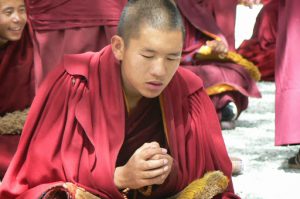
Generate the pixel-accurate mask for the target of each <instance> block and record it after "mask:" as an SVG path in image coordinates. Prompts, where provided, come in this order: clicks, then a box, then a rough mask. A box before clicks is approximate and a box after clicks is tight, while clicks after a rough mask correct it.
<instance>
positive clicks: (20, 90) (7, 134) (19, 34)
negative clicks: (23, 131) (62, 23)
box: [0, 0, 34, 177]
mask: <svg viewBox="0 0 300 199" xmlns="http://www.w3.org/2000/svg"><path fill="white" fill-rule="evenodd" d="M25 25H26V9H25V5H24V1H23V0H0V151H1V156H0V177H2V176H3V174H4V172H5V171H6V169H7V167H8V164H9V162H10V160H11V158H12V156H13V154H14V152H15V151H16V148H17V144H18V141H19V135H11V134H12V133H13V134H16V133H17V132H18V131H20V129H17V128H16V126H18V125H21V126H22V124H23V122H24V121H25V117H24V118H20V117H19V116H20V115H19V114H23V113H21V112H19V111H23V110H24V109H25V108H28V107H29V106H30V104H31V102H32V99H33V96H34V78H33V49H32V43H31V39H30V37H29V32H28V27H26V26H25ZM12 112H13V113H12ZM12 115H14V117H12ZM17 118H19V119H20V121H22V122H20V123H21V124H20V123H18V122H17V121H16V120H15V119H17ZM9 127H11V128H9Z"/></svg>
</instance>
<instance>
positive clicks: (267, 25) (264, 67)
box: [237, 0, 279, 81]
mask: <svg viewBox="0 0 300 199" xmlns="http://www.w3.org/2000/svg"><path fill="white" fill-rule="evenodd" d="M278 9H279V0H272V1H268V2H266V3H265V4H264V6H263V8H262V9H261V11H260V12H259V14H258V16H257V18H256V23H255V26H254V29H253V35H252V37H251V39H249V40H245V41H243V43H242V44H241V45H240V47H239V48H238V50H237V51H238V53H240V54H241V55H243V56H244V57H245V58H247V59H249V60H251V61H252V62H253V63H254V64H255V65H257V67H258V69H259V70H260V72H261V75H262V76H261V79H262V80H266V81H274V78H275V77H274V72H275V48H276V38H277V22H278Z"/></svg>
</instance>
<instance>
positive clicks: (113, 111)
mask: <svg viewBox="0 0 300 199" xmlns="http://www.w3.org/2000/svg"><path fill="white" fill-rule="evenodd" d="M183 41H184V26H183V22H182V19H181V16H180V13H179V11H178V10H177V8H176V6H175V5H174V3H173V1H171V0H138V1H130V2H129V3H128V4H127V5H126V7H125V8H124V11H123V13H122V16H121V19H120V23H119V26H118V35H115V36H113V38H112V42H111V45H109V46H107V47H105V48H104V49H103V50H101V51H100V52H97V53H91V52H90V53H85V54H79V55H66V56H64V58H63V61H62V62H61V63H60V64H59V65H58V67H57V68H56V69H55V70H54V71H53V72H52V73H51V74H49V76H48V77H47V78H46V80H45V81H44V83H43V84H42V85H41V87H40V89H39V93H38V94H37V96H36V98H35V100H34V103H33V105H32V107H31V109H30V113H29V116H28V120H27V123H26V124H25V128H24V131H23V135H22V138H21V141H20V145H19V148H18V151H17V153H16V155H15V156H14V159H13V161H12V163H11V165H10V167H9V169H8V172H7V173H6V175H5V177H4V179H3V184H2V185H1V188H0V198H1V199H2V198H3V199H9V198H17V197H19V198H32V199H35V198H54V197H56V194H64V195H65V196H66V195H69V196H67V197H70V198H74V197H73V196H74V195H72V194H74V193H78V192H80V190H81V192H84V193H85V194H88V195H90V196H91V195H92V196H93V197H94V198H95V197H97V198H98V197H100V198H104V199H119V198H124V197H125V196H124V195H125V193H122V192H120V190H123V189H125V190H126V191H124V192H126V193H127V192H128V197H130V198H131V197H132V195H134V196H135V197H136V198H146V196H147V198H167V197H169V196H173V195H175V194H177V193H178V192H180V191H181V190H182V189H183V188H184V187H186V186H187V185H188V184H189V183H191V182H192V181H193V180H195V179H197V178H201V177H202V176H203V175H204V174H205V173H206V172H208V171H214V170H221V171H223V173H224V174H225V175H226V176H227V178H228V179H229V180H230V182H229V186H228V187H227V189H226V190H225V191H224V192H223V193H221V194H220V195H219V196H218V198H223V199H225V198H238V197H237V196H235V195H234V193H233V186H232V181H231V163H230V159H229V157H228V154H227V151H226V148H225V144H224V140H223V138H222V134H221V129H220V126H219V122H218V118H217V115H216V112H215V109H214V107H213V104H212V103H211V101H210V99H209V97H208V96H207V94H206V92H205V90H204V88H203V85H202V81H201V79H200V78H199V77H197V76H196V75H194V74H193V73H192V72H190V71H188V70H186V69H184V68H178V66H179V63H180V60H181V52H182V47H183ZM125 198H126V197H125Z"/></svg>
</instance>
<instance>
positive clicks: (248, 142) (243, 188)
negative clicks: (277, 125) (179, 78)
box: [223, 82, 300, 199]
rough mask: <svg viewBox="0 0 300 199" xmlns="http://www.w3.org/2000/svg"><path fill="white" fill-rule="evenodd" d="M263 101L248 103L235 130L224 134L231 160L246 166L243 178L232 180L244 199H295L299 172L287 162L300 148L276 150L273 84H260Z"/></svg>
mask: <svg viewBox="0 0 300 199" xmlns="http://www.w3.org/2000/svg"><path fill="white" fill-rule="evenodd" d="M258 86H259V88H260V91H261V92H262V98H261V99H254V98H250V99H249V107H248V109H247V110H246V111H245V112H243V113H242V114H241V116H240V117H239V119H238V121H237V123H236V124H237V127H236V129H234V130H226V131H223V136H224V139H225V143H226V145H227V149H228V152H229V154H230V156H235V157H239V158H241V159H242V160H243V162H244V172H243V174H242V175H239V176H235V177H233V183H234V187H235V191H236V193H237V194H238V195H239V196H240V197H241V198H243V199H294V198H300V196H299V184H298V183H299V181H300V170H293V169H288V168H287V159H288V157H290V156H293V155H294V154H295V153H296V152H297V151H298V149H299V147H300V146H289V147H278V146H274V135H275V134H274V99H275V96H274V92H275V85H274V83H269V82H260V83H258Z"/></svg>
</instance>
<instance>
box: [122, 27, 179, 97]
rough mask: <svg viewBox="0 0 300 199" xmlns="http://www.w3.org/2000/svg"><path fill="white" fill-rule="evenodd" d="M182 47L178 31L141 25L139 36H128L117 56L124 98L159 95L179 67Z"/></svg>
mask: <svg viewBox="0 0 300 199" xmlns="http://www.w3.org/2000/svg"><path fill="white" fill-rule="evenodd" d="M182 46H183V41H182V32H181V30H170V31H168V30H158V29H154V28H152V27H151V26H147V25H144V26H142V27H141V30H140V34H139V37H137V38H130V39H129V41H128V44H127V45H126V46H124V50H123V53H122V56H121V57H120V60H121V61H122V64H121V74H122V79H123V86H124V89H125V92H126V95H127V97H129V98H130V97H142V96H144V97H147V98H153V97H157V96H159V95H160V93H161V92H162V91H163V90H164V89H165V87H166V86H167V85H168V83H169V82H170V80H171V79H172V77H173V75H174V73H175V72H176V70H177V68H178V66H179V63H180V58H181V52H182ZM128 95H129V96H128Z"/></svg>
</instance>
